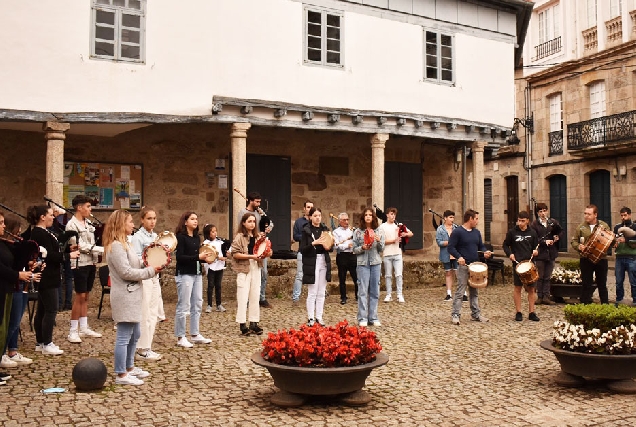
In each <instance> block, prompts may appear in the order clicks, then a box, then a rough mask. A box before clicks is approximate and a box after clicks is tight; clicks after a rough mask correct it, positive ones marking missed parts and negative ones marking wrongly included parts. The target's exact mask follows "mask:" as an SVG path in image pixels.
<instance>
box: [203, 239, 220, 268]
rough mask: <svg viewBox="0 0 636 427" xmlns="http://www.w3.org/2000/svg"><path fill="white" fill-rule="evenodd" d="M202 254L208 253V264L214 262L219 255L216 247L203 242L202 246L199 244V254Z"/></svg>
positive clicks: (206, 259) (206, 260)
mask: <svg viewBox="0 0 636 427" xmlns="http://www.w3.org/2000/svg"><path fill="white" fill-rule="evenodd" d="M201 254H205V255H206V257H205V262H207V263H208V264H211V263H213V262H214V260H215V259H216V258H217V257H218V256H219V253H218V252H217V250H216V248H215V247H214V246H212V245H209V244H207V243H202V244H201V246H199V255H201Z"/></svg>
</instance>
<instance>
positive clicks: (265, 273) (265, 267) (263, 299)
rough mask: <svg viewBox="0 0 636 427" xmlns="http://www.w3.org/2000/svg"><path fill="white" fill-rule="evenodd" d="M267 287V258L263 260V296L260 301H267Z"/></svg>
mask: <svg viewBox="0 0 636 427" xmlns="http://www.w3.org/2000/svg"><path fill="white" fill-rule="evenodd" d="M266 286H267V258H263V268H261V296H260V300H261V301H265V300H267V298H266V297H265V287H266Z"/></svg>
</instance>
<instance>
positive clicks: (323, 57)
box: [303, 5, 345, 69]
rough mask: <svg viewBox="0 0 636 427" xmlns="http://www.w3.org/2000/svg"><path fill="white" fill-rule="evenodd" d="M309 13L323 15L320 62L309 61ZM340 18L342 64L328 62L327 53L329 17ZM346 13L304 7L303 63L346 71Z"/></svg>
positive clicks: (315, 7)
mask: <svg viewBox="0 0 636 427" xmlns="http://www.w3.org/2000/svg"><path fill="white" fill-rule="evenodd" d="M309 12H315V13H320V14H321V20H320V39H321V46H320V61H315V60H311V59H309ZM328 15H332V16H338V17H339V18H340V39H339V40H338V41H339V45H340V51H339V52H338V53H339V54H340V62H339V63H334V62H328V61H327V53H328V52H329V50H328V49H327V42H328V38H327V29H328V25H327V16H328ZM344 34H345V33H344V12H343V11H341V10H334V9H328V8H324V7H319V6H309V5H307V6H304V7H303V62H304V63H305V64H306V65H318V66H322V67H329V68H336V69H344V64H345V62H344Z"/></svg>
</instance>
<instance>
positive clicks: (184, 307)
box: [174, 211, 212, 348]
mask: <svg viewBox="0 0 636 427" xmlns="http://www.w3.org/2000/svg"><path fill="white" fill-rule="evenodd" d="M175 234H176V235H177V271H176V276H175V278H174V279H175V282H177V309H176V313H175V319H174V334H175V336H176V337H177V345H178V346H180V347H184V348H190V347H193V344H192V343H195V344H209V343H211V342H212V340H210V339H208V338H205V337H204V336H203V335H201V334H200V333H199V319H200V318H201V309H202V308H203V278H202V275H201V273H202V271H201V260H204V259H205V254H199V246H200V245H201V239H200V237H199V220H198V218H197V214H196V213H194V212H191V211H188V212H185V213H184V214H183V215H181V218H180V219H179V225H177V229H176V231H175ZM188 315H190V335H191V338H190V341H192V343H191V342H190V341H188V339H187V338H186V337H185V335H186V317H187V316H188Z"/></svg>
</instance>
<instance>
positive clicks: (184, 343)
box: [177, 337, 194, 348]
mask: <svg viewBox="0 0 636 427" xmlns="http://www.w3.org/2000/svg"><path fill="white" fill-rule="evenodd" d="M177 345H178V346H179V347H184V348H191V347H194V344H192V343H191V342H190V341H188V339H187V338H186V337H181V339H179V340H177Z"/></svg>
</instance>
